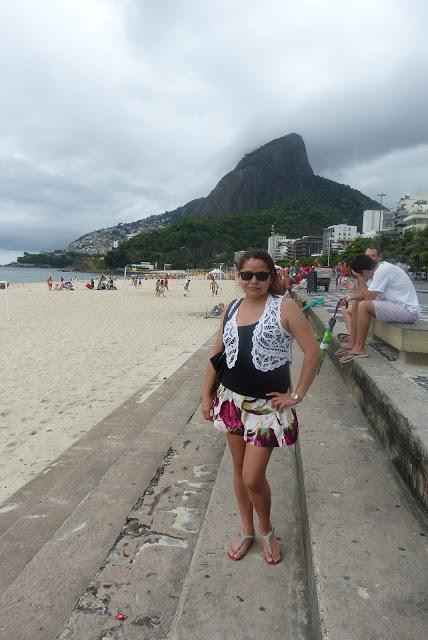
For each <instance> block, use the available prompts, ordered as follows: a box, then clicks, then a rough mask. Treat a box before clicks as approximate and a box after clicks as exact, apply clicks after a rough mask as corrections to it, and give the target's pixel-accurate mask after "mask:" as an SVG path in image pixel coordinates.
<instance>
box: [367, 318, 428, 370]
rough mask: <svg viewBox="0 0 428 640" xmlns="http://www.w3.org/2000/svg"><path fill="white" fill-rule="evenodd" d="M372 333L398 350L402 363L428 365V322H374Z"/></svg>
mask: <svg viewBox="0 0 428 640" xmlns="http://www.w3.org/2000/svg"><path fill="white" fill-rule="evenodd" d="M371 331H372V334H373V335H374V336H376V337H377V338H380V339H381V340H383V341H384V342H387V343H388V344H390V345H391V346H393V347H395V349H398V351H399V358H400V360H401V361H402V362H408V363H411V364H422V365H428V321H426V320H418V321H417V322H415V323H414V324H398V323H393V322H381V321H380V320H373V321H372V326H371Z"/></svg>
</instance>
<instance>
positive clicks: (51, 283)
mask: <svg viewBox="0 0 428 640" xmlns="http://www.w3.org/2000/svg"><path fill="white" fill-rule="evenodd" d="M52 286H53V280H52V276H49V278H48V289H49V291H52Z"/></svg>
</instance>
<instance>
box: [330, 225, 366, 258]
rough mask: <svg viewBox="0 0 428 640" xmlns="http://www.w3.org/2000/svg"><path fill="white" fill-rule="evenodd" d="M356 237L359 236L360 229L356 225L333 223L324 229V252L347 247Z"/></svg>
mask: <svg viewBox="0 0 428 640" xmlns="http://www.w3.org/2000/svg"><path fill="white" fill-rule="evenodd" d="M355 238H358V231H357V227H356V226H355V225H350V224H333V225H331V227H326V228H325V229H324V231H323V243H322V248H323V253H324V254H327V253H328V251H329V247H330V251H331V249H345V247H347V246H348V244H350V243H351V242H352V241H353V240H355Z"/></svg>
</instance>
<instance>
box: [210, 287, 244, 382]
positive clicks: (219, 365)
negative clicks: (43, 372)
mask: <svg viewBox="0 0 428 640" xmlns="http://www.w3.org/2000/svg"><path fill="white" fill-rule="evenodd" d="M241 302H242V298H240V299H239V300H232V302H231V303H230V305H229V306H228V307H227V309H226V312H225V314H224V318H223V329H224V325H225V324H226V322H227V321H228V320H229V318H230V317H231V315H232V313H233V312H234V311H235V310H236V309H237V308H238V307H239V305H240V304H241ZM210 362H211V364H212V366H213V367H214V369H215V373H216V376H215V382H214V385H213V388H212V390H213V392H214V391H216V390H217V389H218V386H219V384H220V379H221V376H222V374H223V371H224V370H225V369H226V366H227V363H226V349H225V348H224V345H223V349H222V350H221V351H219V352H218V353H216V354H215V355H213V356H212V357H211V358H210Z"/></svg>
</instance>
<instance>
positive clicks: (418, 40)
mask: <svg viewBox="0 0 428 640" xmlns="http://www.w3.org/2000/svg"><path fill="white" fill-rule="evenodd" d="M427 19H428V5H427V4H426V3H425V2H424V1H423V0H420V1H418V0H410V1H409V2H407V3H404V2H401V3H400V2H391V1H390V0H378V2H377V3H373V2H369V1H368V0H359V1H357V0H349V1H348V2H347V3H343V2H340V1H339V0H330V1H329V2H319V1H318V0H305V1H304V2H301V3H296V2H294V1H291V0H271V2H269V3H264V2H262V1H261V0H250V1H244V0H233V1H232V2H231V1H230V0H216V2H204V3H202V2H200V1H199V0H181V1H180V0H163V1H162V2H152V1H151V0H138V1H137V0H94V1H93V2H91V3H87V2H85V1H84V0H75V2H73V3H68V2H66V3H58V2H55V1H54V0H45V2H44V3H33V2H31V1H30V0H16V1H15V2H14V3H3V4H2V21H1V23H0V73H1V76H2V100H1V101H0V251H1V250H2V249H3V250H13V249H16V250H20V251H22V250H39V249H46V248H57V247H59V246H63V245H64V244H66V243H67V242H69V241H71V240H72V239H74V238H76V237H77V236H79V235H81V234H83V233H86V232H88V231H90V230H93V229H96V228H100V227H106V226H111V225H114V224H116V223H117V222H119V221H125V220H135V219H138V218H141V217H144V216H146V215H150V214H152V213H161V212H163V211H164V210H166V209H172V208H174V207H176V206H179V205H181V204H184V203H185V202H187V201H188V200H191V199H193V198H195V197H199V196H202V195H206V194H207V193H208V192H209V191H210V190H211V189H212V188H213V186H214V185H215V184H216V182H217V181H218V180H219V179H220V178H221V176H222V175H223V174H224V173H226V172H227V171H229V170H230V169H231V168H232V167H233V166H234V165H235V164H236V163H237V161H238V160H239V159H240V158H241V157H242V155H243V154H244V153H247V152H248V151H251V150H253V149H255V148H256V147H257V146H259V145H261V144H263V143H265V142H267V141H268V140H271V139H273V138H275V137H278V136H281V135H284V134H286V133H289V132H291V131H296V132H298V133H301V134H302V136H303V137H304V139H305V142H306V146H307V149H308V155H309V159H310V161H311V164H312V166H313V168H314V170H315V172H316V173H318V174H320V175H324V176H326V177H330V178H332V179H336V180H340V181H343V182H345V183H347V184H350V185H351V186H353V187H356V188H359V189H361V190H362V191H363V192H365V193H367V194H368V195H370V196H376V193H379V192H380V191H382V192H385V193H387V194H388V199H387V200H386V203H387V204H389V205H393V204H394V202H395V201H396V200H397V199H398V198H399V197H400V196H401V195H402V194H403V193H405V192H409V191H410V192H411V191H421V192H424V193H427V192H428V172H427V167H428V125H427V122H426V116H425V112H426V104H427V98H428V95H427V94H428V86H427V84H426V82H425V78H426V76H427V67H428V59H427V58H428V51H427V48H426V46H425V25H426V24H427ZM17 43H18V45H17ZM0 262H1V260H0Z"/></svg>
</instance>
